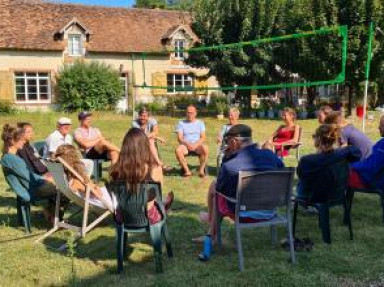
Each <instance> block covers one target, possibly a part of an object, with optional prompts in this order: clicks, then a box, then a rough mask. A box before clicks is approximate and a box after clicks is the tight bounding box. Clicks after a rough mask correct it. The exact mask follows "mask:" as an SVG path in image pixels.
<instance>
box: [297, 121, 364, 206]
mask: <svg viewBox="0 0 384 287" xmlns="http://www.w3.org/2000/svg"><path fill="white" fill-rule="evenodd" d="M339 139H340V128H339V127H338V126H337V125H327V124H324V125H321V126H319V127H318V128H317V130H316V132H315V134H314V135H313V140H314V145H315V147H316V153H314V154H309V155H306V156H303V157H302V158H301V160H300V162H299V165H298V167H297V174H298V176H299V184H298V188H297V191H298V192H297V193H298V197H299V198H306V197H307V195H308V194H313V193H316V194H317V195H318V196H321V193H325V192H327V191H328V190H331V189H332V187H331V185H332V182H334V178H333V175H332V174H330V173H328V172H327V170H328V169H327V168H328V167H330V166H332V165H333V164H336V163H338V162H340V161H341V160H346V161H347V162H349V163H352V162H355V161H358V160H359V159H360V156H361V152H360V150H359V149H358V148H356V147H355V146H347V147H343V148H339V145H338V141H339Z"/></svg>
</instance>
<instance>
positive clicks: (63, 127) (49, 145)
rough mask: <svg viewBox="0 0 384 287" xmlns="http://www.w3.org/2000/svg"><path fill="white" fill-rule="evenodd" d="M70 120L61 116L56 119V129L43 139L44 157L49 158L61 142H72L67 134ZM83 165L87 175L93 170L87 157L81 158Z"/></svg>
mask: <svg viewBox="0 0 384 287" xmlns="http://www.w3.org/2000/svg"><path fill="white" fill-rule="evenodd" d="M71 125H72V120H71V119H69V118H66V117H62V118H60V119H59V120H58V121H57V129H56V130H55V131H54V132H53V133H51V134H50V135H49V136H48V137H47V138H46V140H45V146H44V155H43V157H44V158H50V157H52V156H53V155H54V153H55V152H56V150H57V148H58V147H59V146H61V145H63V144H70V145H72V144H73V138H72V136H71V135H70V134H69V133H70V131H71ZM82 161H83V163H84V165H85V171H86V173H87V174H88V175H91V174H92V172H93V161H92V160H88V159H83V160H82Z"/></svg>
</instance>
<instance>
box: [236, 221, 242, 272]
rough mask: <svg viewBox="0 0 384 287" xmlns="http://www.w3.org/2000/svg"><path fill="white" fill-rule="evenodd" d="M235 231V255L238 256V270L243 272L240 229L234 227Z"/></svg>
mask: <svg viewBox="0 0 384 287" xmlns="http://www.w3.org/2000/svg"><path fill="white" fill-rule="evenodd" d="M235 229H236V246H237V253H238V255H239V270H240V271H244V254H243V244H242V241H241V231H240V227H239V226H237V224H236V226H235Z"/></svg>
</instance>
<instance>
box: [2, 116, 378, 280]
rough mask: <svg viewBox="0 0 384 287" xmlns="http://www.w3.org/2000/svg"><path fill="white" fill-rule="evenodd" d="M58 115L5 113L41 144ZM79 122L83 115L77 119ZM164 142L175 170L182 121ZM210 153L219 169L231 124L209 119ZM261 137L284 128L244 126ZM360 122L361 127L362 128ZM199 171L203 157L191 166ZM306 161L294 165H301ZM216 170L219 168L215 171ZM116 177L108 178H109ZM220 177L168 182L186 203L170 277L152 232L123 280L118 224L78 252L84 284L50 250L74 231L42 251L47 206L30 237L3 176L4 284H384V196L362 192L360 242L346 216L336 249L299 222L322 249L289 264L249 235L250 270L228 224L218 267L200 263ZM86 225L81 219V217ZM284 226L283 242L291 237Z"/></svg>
mask: <svg viewBox="0 0 384 287" xmlns="http://www.w3.org/2000/svg"><path fill="white" fill-rule="evenodd" d="M60 116H61V115H60V114H58V113H47V114H39V113H31V114H27V113H21V114H18V115H14V116H9V117H7V116H1V117H0V123H1V124H0V126H2V125H3V124H4V123H9V122H11V123H15V122H17V121H30V122H32V123H33V124H34V126H35V134H36V135H35V139H36V140H43V139H44V138H45V137H46V136H47V135H48V134H49V133H50V132H51V131H52V129H53V128H54V126H55V121H56V120H57V119H58V118H59V117H60ZM69 116H70V117H71V118H72V119H73V120H74V122H76V115H75V114H70V115H69ZM158 120H159V123H160V133H161V136H163V137H165V138H167V139H168V142H167V144H166V145H164V146H160V153H161V157H162V159H163V161H164V162H165V163H166V164H167V165H173V166H177V165H176V160H175V158H174V147H175V146H176V138H175V134H174V133H173V131H174V126H175V124H176V123H177V119H176V118H170V117H159V118H158ZM204 120H205V122H206V125H207V137H208V142H209V146H210V152H211V154H210V157H209V163H210V166H211V167H214V166H215V157H216V146H215V139H216V134H217V131H218V130H219V127H220V126H221V125H222V124H223V123H225V121H218V120H216V119H212V118H205V119H204ZM243 122H244V123H246V124H248V125H250V126H251V127H252V128H253V131H254V139H255V141H259V142H261V141H263V140H265V139H267V138H268V136H269V135H270V134H271V133H272V132H273V131H274V129H275V128H276V127H277V126H278V125H279V124H280V122H279V121H271V120H244V121H243ZM377 122H378V120H377V118H376V120H375V122H373V123H370V124H369V126H368V133H369V135H370V136H371V137H372V139H373V140H377V139H378V131H377V128H376V127H377ZM94 124H95V126H97V127H99V128H100V129H101V130H102V132H103V133H104V134H105V136H106V137H107V138H109V139H110V140H112V141H113V142H114V143H116V144H120V143H121V140H122V138H123V136H124V134H125V132H126V131H127V130H128V129H129V127H130V125H131V124H130V117H128V116H124V115H114V114H112V113H100V114H95V116H94ZM299 124H300V125H302V126H303V128H304V140H303V142H304V147H303V149H302V151H303V154H307V153H310V152H313V147H312V140H311V135H312V133H313V132H314V130H315V128H316V126H317V122H316V121H315V120H306V121H299ZM355 124H356V125H361V122H358V121H356V122H355ZM190 163H191V164H192V165H195V166H196V165H197V159H194V158H192V159H190ZM296 164H297V162H296V160H294V159H290V160H287V165H290V166H295V165H296ZM211 170H212V171H213V169H211ZM105 174H106V173H105ZM213 178H214V177H213V176H212V175H211V176H209V177H207V178H205V179H200V178H198V177H197V176H194V177H191V178H189V179H184V178H182V177H180V176H179V175H178V174H176V173H174V174H173V175H170V176H166V177H165V184H164V185H165V186H164V191H165V192H167V191H169V190H173V191H174V192H175V196H176V201H175V204H174V210H173V211H172V213H171V214H170V217H169V221H168V222H169V228H170V233H171V237H172V244H173V248H174V254H175V257H174V258H173V259H172V260H168V259H167V258H166V257H165V256H164V270H165V272H164V274H160V275H157V274H155V271H154V270H155V268H154V262H153V256H152V248H151V247H150V244H149V240H148V237H147V236H146V235H139V236H134V237H133V238H131V245H130V246H131V248H132V250H131V252H130V253H129V258H128V260H127V263H126V264H125V272H124V274H123V275H117V274H116V273H115V272H116V259H115V232H114V228H113V222H112V220H111V219H109V220H107V221H106V222H105V223H103V224H102V225H101V226H100V227H98V228H96V229H95V230H93V231H92V232H90V233H89V234H88V235H87V236H86V237H85V239H84V240H81V241H80V242H79V244H78V245H77V247H76V250H75V251H76V254H75V255H74V256H75V258H74V265H75V271H76V272H75V280H74V279H73V274H72V271H71V270H72V259H71V258H70V257H69V256H67V255H66V254H63V253H58V252H56V251H55V250H53V249H51V248H49V247H48V246H58V245H60V244H63V243H65V242H66V241H67V239H68V236H69V235H68V233H67V232H65V231H60V232H58V233H56V234H55V235H53V236H52V237H51V238H49V239H47V240H46V241H45V242H44V244H34V240H35V239H36V238H37V236H39V235H40V234H42V233H43V232H44V231H45V230H46V229H47V228H48V225H47V224H46V223H45V221H44V219H42V217H41V216H40V215H39V214H40V213H39V211H40V210H41V207H34V208H33V212H32V225H33V233H32V235H31V236H25V235H24V232H23V229H22V228H20V227H15V226H16V208H15V199H14V198H15V197H14V194H13V193H12V192H10V191H9V190H8V186H7V185H6V183H5V181H4V178H3V175H2V173H1V175H0V258H1V261H2V264H1V266H0V278H1V280H0V286H31V285H32V286H68V285H76V286H118V285H122V284H125V285H128V286H135V285H137V284H140V285H141V286H366V285H369V283H370V282H374V283H376V284H380V282H381V283H382V282H384V281H383V279H382V276H383V267H382V266H384V257H383V256H382V254H383V252H384V245H383V244H382V238H383V236H384V225H383V223H382V221H381V209H380V204H379V198H378V196H375V195H371V196H369V195H361V194H358V195H356V199H355V202H354V208H353V214H352V220H353V227H354V233H355V240H353V241H350V240H349V239H348V238H349V235H348V230H347V228H346V227H345V226H343V225H342V211H341V209H338V208H336V209H334V210H332V213H331V230H332V239H333V243H332V245H331V246H327V245H325V244H324V243H323V242H322V240H321V234H320V231H319V229H318V226H317V218H316V217H313V216H305V215H303V214H302V213H300V214H299V215H298V228H297V236H299V237H310V238H312V239H313V241H314V242H315V245H314V249H313V251H312V252H309V253H307V252H299V253H297V265H296V266H294V267H293V266H292V265H291V264H290V263H288V261H287V260H288V253H287V252H286V251H284V250H283V249H282V248H280V247H272V246H271V243H270V241H269V230H267V229H258V230H249V231H246V232H244V236H243V244H244V250H245V272H243V273H239V272H238V271H237V270H238V269H237V253H236V251H235V249H234V229H233V225H232V224H231V223H229V222H226V223H225V224H224V230H223V236H224V240H225V242H226V244H225V245H224V248H223V250H221V251H217V252H216V253H215V254H214V256H213V258H212V260H211V261H210V262H208V263H201V262H199V261H198V260H197V254H198V253H199V252H200V251H201V249H202V247H201V246H200V245H195V244H194V243H192V242H191V238H193V237H196V236H199V235H202V234H204V232H205V231H206V229H207V226H205V225H203V224H201V223H200V222H199V220H198V214H199V212H200V211H202V210H206V195H207V189H208V186H209V184H210V182H211V181H212V180H213ZM77 221H78V222H80V218H77ZM284 232H285V231H284V229H281V228H279V229H278V235H279V238H280V239H282V238H284V236H285V233H284Z"/></svg>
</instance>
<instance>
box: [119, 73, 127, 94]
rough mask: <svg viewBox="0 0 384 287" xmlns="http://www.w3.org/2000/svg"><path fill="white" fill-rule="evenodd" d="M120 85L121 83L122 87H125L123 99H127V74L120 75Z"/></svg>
mask: <svg viewBox="0 0 384 287" xmlns="http://www.w3.org/2000/svg"><path fill="white" fill-rule="evenodd" d="M120 83H121V86H122V87H123V94H122V97H124V98H126V97H127V96H128V82H127V76H126V74H121V75H120Z"/></svg>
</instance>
